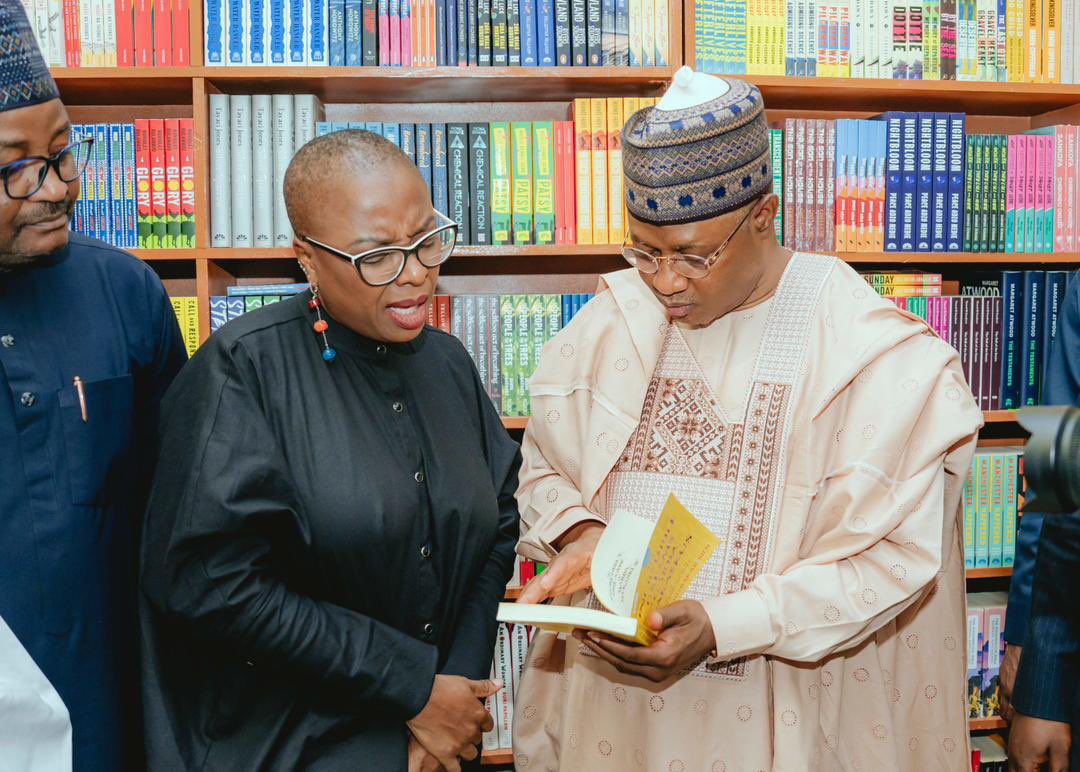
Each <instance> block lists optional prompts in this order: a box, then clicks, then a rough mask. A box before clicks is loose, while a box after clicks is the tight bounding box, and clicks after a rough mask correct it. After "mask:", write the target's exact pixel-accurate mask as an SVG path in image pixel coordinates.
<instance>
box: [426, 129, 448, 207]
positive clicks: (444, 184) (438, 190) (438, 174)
mask: <svg viewBox="0 0 1080 772" xmlns="http://www.w3.org/2000/svg"><path fill="white" fill-rule="evenodd" d="M446 154H447V147H446V124H445V123H433V124H431V189H432V198H433V203H434V204H435V209H436V211H439V212H441V213H442V214H445V215H446V216H447V217H452V215H451V214H450V181H449V178H448V176H447V160H446Z"/></svg>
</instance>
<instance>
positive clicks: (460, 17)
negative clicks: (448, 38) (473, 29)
mask: <svg viewBox="0 0 1080 772" xmlns="http://www.w3.org/2000/svg"><path fill="white" fill-rule="evenodd" d="M455 40H456V43H457V63H458V66H459V67H464V66H466V65H467V64H468V63H469V0H457V37H456V38H455ZM451 64H453V62H451Z"/></svg>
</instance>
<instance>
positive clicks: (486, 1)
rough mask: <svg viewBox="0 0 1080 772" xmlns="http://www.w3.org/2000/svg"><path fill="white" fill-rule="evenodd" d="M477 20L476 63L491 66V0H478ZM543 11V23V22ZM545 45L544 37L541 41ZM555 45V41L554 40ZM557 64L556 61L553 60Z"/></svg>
mask: <svg viewBox="0 0 1080 772" xmlns="http://www.w3.org/2000/svg"><path fill="white" fill-rule="evenodd" d="M540 4H541V5H545V2H544V0H541V3H540ZM550 6H551V0H547V2H546V5H545V7H548V8H550ZM476 9H477V22H476V63H477V64H478V65H479V66H480V67H490V66H491V63H492V62H491V0H478V1H477V5H476ZM542 23H543V22H542V13H541V24H542ZM540 43H541V46H543V39H541V41H540ZM552 45H554V42H552ZM552 56H554V54H552ZM551 64H552V65H554V64H555V62H554V61H552V62H551Z"/></svg>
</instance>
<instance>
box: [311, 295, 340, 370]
mask: <svg viewBox="0 0 1080 772" xmlns="http://www.w3.org/2000/svg"><path fill="white" fill-rule="evenodd" d="M308 308H310V309H311V310H312V311H314V312H315V316H317V317H318V319H316V320H315V324H313V325H311V328H312V329H313V330H315V334H316V335H319V336H321V337H322V344H323V352H322V358H323V361H324V362H326V363H327V364H330V363H331V362H333V361H334V360H335V359H337V352H336V351H334V349H333V348H332V347H331V346H330V341H328V340H327V339H326V331H327V329H329V327H330V325H329V324H327V323H326V320H325V319H323V318H322V298H320V297H319V288H318V287H312V288H311V300H309V301H308Z"/></svg>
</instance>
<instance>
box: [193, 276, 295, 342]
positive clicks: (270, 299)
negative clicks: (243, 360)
mask: <svg viewBox="0 0 1080 772" xmlns="http://www.w3.org/2000/svg"><path fill="white" fill-rule="evenodd" d="M307 289H308V285H307V284H306V283H297V284H237V285H233V286H231V287H226V288H225V292H226V294H225V295H211V296H210V332H211V334H213V333H215V332H217V331H218V330H220V329H221V328H222V327H223V326H224V325H225V323H226V322H231V321H232V320H233V319H236V318H237V317H240V316H243V315H244V314H246V313H247V312H248V311H254V310H255V309H256V308H262V307H263V306H267V305H270V304H271V303H277V302H279V301H281V300H284V299H285V298H287V297H291V296H293V295H296V294H298V293H300V292H306V291H307Z"/></svg>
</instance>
